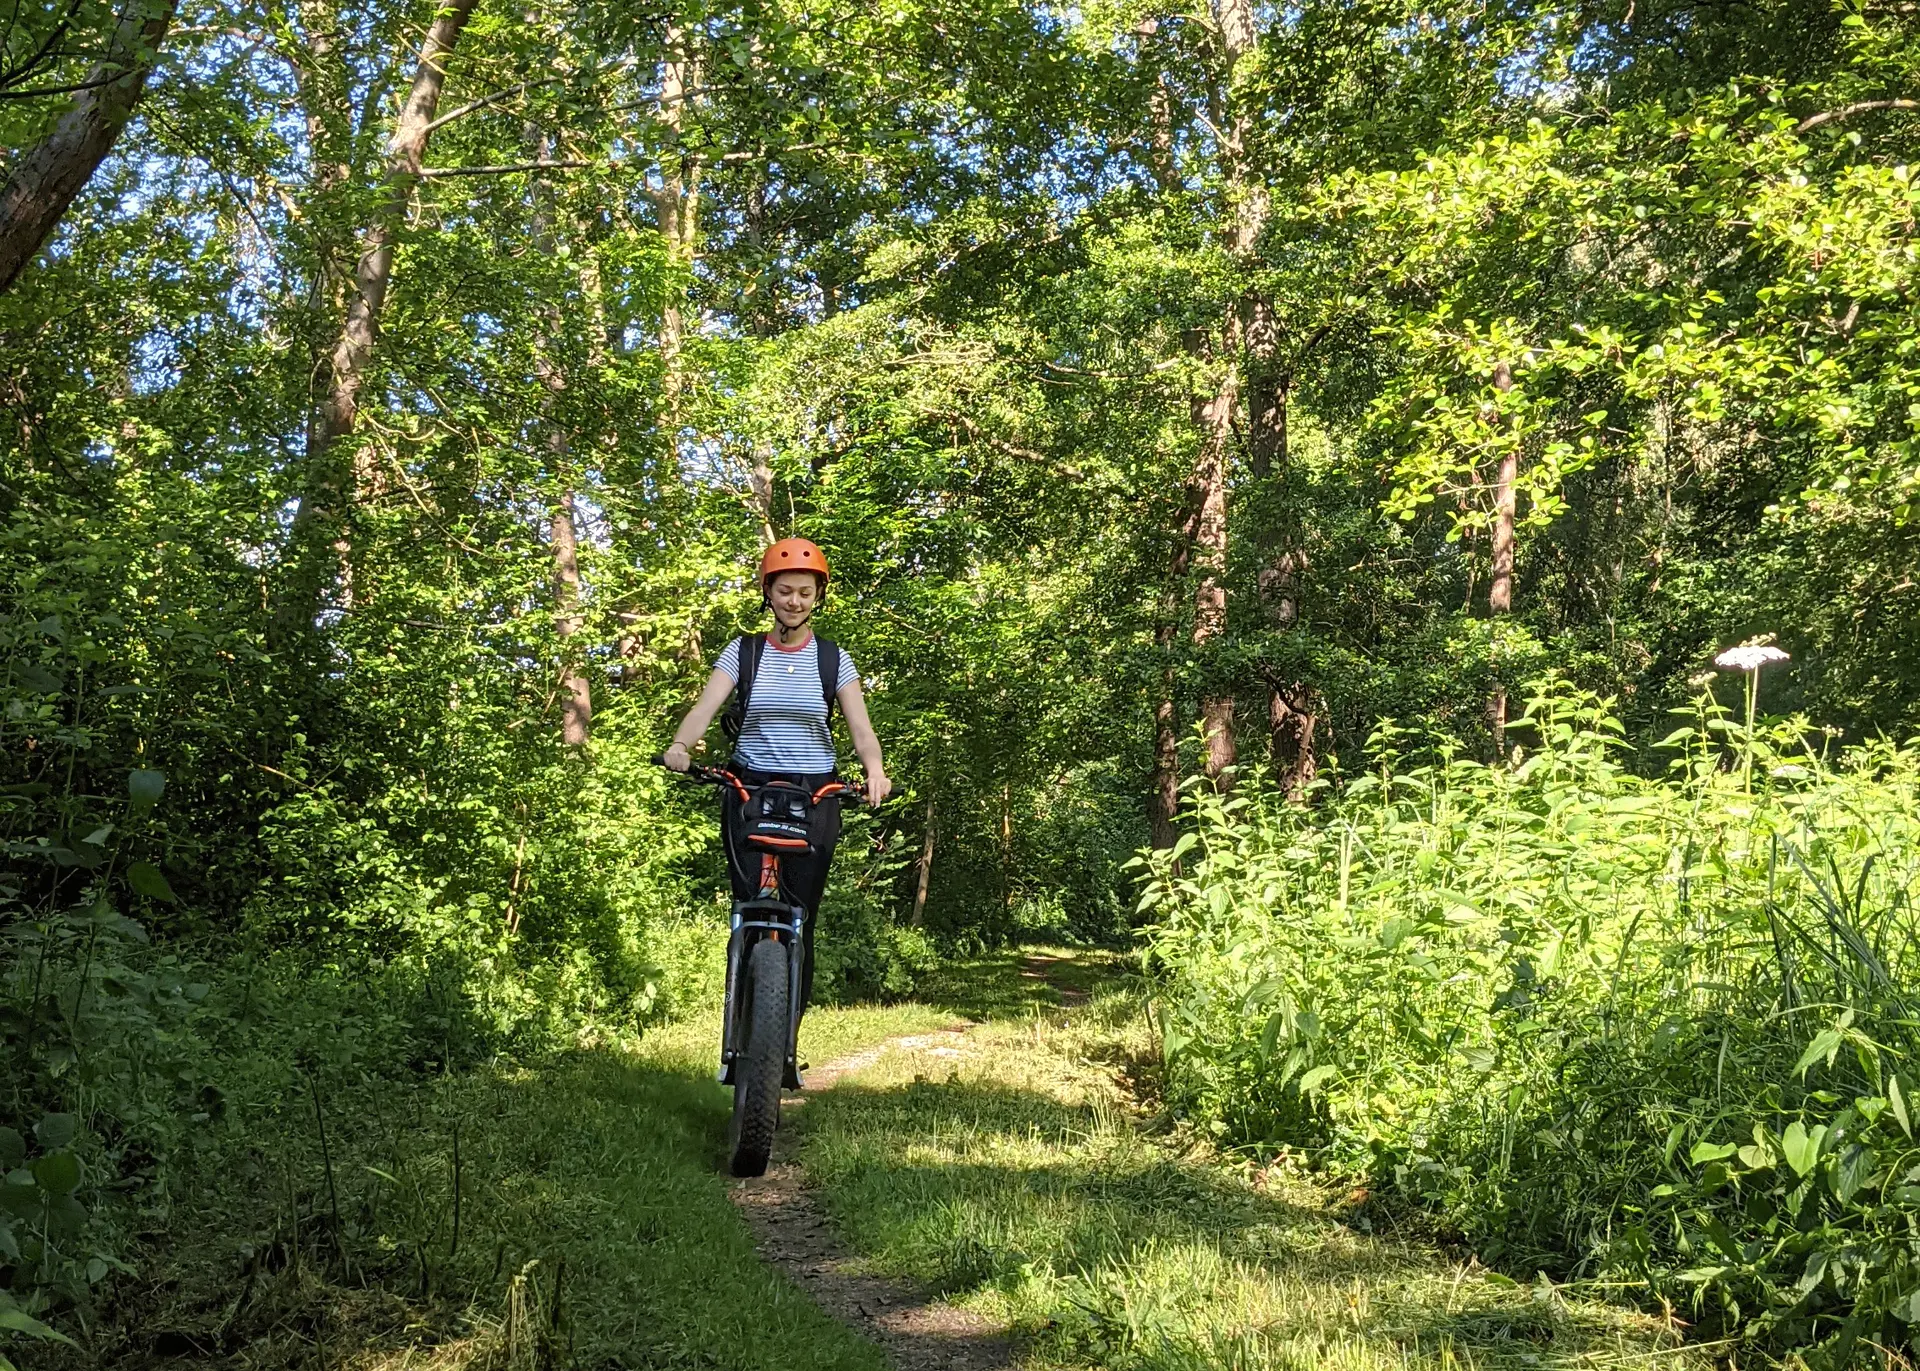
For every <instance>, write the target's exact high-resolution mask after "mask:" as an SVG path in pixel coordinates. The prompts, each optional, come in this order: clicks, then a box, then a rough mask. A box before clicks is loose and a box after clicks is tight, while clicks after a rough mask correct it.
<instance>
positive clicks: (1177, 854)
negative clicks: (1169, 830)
mask: <svg viewBox="0 0 1920 1371" xmlns="http://www.w3.org/2000/svg"><path fill="white" fill-rule="evenodd" d="M1199 841H1200V836H1199V835H1198V834H1197V833H1182V834H1181V835H1180V836H1179V837H1178V838H1175V839H1174V840H1173V850H1172V851H1171V852H1169V853H1168V854H1167V859H1168V860H1169V861H1175V862H1177V861H1179V860H1180V858H1181V857H1182V856H1184V855H1185V854H1186V853H1188V852H1190V851H1192V850H1193V845H1194V844H1195V843H1197V842H1199Z"/></svg>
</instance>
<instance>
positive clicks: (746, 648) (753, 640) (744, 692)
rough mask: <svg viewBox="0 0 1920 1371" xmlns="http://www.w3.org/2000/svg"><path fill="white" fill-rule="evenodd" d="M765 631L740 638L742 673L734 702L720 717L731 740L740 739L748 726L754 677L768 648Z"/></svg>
mask: <svg viewBox="0 0 1920 1371" xmlns="http://www.w3.org/2000/svg"><path fill="white" fill-rule="evenodd" d="M766 646H767V637H766V635H765V634H764V633H751V634H747V635H746V636H744V637H742V638H741V639H740V664H739V665H740V674H739V677H738V679H736V680H735V681H734V683H733V703H732V704H731V705H730V706H728V708H727V712H726V713H725V714H724V715H723V716H722V717H721V719H720V731H721V732H722V733H724V734H726V735H727V737H728V739H729V740H731V741H735V742H737V741H739V738H740V733H741V730H742V729H744V728H746V726H747V702H748V701H749V700H750V699H751V698H752V696H753V677H754V673H756V672H757V671H758V670H759V669H760V654H761V653H762V652H764V651H765V650H766Z"/></svg>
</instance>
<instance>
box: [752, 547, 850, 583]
mask: <svg viewBox="0 0 1920 1371" xmlns="http://www.w3.org/2000/svg"><path fill="white" fill-rule="evenodd" d="M783 571H815V572H818V573H819V574H820V588H821V589H822V590H825V589H826V586H827V582H828V581H830V580H832V579H833V573H832V572H831V571H830V570H828V569H827V554H826V553H824V552H822V551H821V550H820V547H819V545H818V544H817V543H811V542H808V541H807V540H806V539H805V538H782V539H781V540H780V541H779V542H777V543H775V544H774V545H773V546H772V547H770V548H768V549H767V550H766V551H765V552H763V553H761V554H760V584H761V586H762V587H764V586H765V585H766V584H767V582H768V581H770V580H772V579H773V578H774V577H775V576H778V575H779V574H780V573H781V572H783Z"/></svg>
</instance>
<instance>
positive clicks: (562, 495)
mask: <svg viewBox="0 0 1920 1371" xmlns="http://www.w3.org/2000/svg"><path fill="white" fill-rule="evenodd" d="M528 135H529V136H528V139H527V141H528V143H529V145H530V147H531V150H532V153H533V160H534V161H537V162H544V161H546V160H548V159H549V158H550V157H551V156H552V155H553V146H552V143H551V142H550V141H549V140H548V139H547V138H546V137H545V136H543V135H539V134H535V133H534V132H533V131H532V130H531V129H530V130H528ZM533 195H534V208H533V235H532V236H533V244H534V248H535V250H536V251H538V252H540V253H542V254H544V255H546V256H548V257H552V256H555V255H557V253H558V247H559V245H558V243H557V241H556V239H555V237H554V228H553V208H552V206H551V204H550V203H549V202H548V201H549V197H548V193H547V191H546V189H545V188H544V187H541V186H538V185H536V186H535V187H534V190H533ZM541 313H542V314H543V315H544V316H545V324H544V333H545V336H544V337H542V338H541V339H540V340H539V345H538V347H537V349H536V352H535V358H534V369H535V371H536V373H537V374H538V375H539V378H540V384H541V386H542V387H543V388H544V389H545V390H546V396H545V398H544V399H543V400H542V401H541V404H540V410H541V414H542V417H543V418H544V419H545V420H546V427H547V451H548V453H549V454H551V456H552V458H553V470H552V473H551V475H552V478H553V482H554V486H555V488H556V493H555V496H554V502H553V507H552V509H551V510H550V511H549V512H548V520H547V529H548V542H549V544H550V545H551V546H552V548H553V627H554V633H555V634H556V635H557V636H558V637H559V639H560V740H561V741H562V742H563V743H565V744H566V745H567V746H568V747H585V746H586V744H587V738H588V736H589V735H590V733H591V730H592V726H593V690H592V686H591V685H590V683H589V682H588V680H587V677H586V674H585V673H584V672H583V671H582V670H581V669H580V661H579V654H578V653H577V652H576V651H575V650H574V647H575V645H574V644H573V641H572V640H573V638H574V636H575V635H576V634H578V633H579V632H580V628H581V623H582V620H581V616H580V542H579V536H578V533H577V531H576V529H575V527H574V522H573V512H574V488H573V487H574V479H573V476H574V473H573V435H572V433H571V431H570V429H569V427H568V425H567V422H566V415H565V412H564V404H565V397H566V391H567V375H566V371H565V368H564V367H563V366H562V364H561V361H560V356H561V340H562V336H563V333H564V330H565V319H564V317H563V313H562V310H561V308H560V305H559V303H558V302H557V301H555V300H548V301H547V302H546V303H545V304H544V305H543V306H542V307H541ZM590 346H591V344H590Z"/></svg>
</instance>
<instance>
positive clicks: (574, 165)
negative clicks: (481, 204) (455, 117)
mask: <svg viewBox="0 0 1920 1371" xmlns="http://www.w3.org/2000/svg"><path fill="white" fill-rule="evenodd" d="M619 165H620V164H619V163H618V162H613V161H607V162H589V161H587V160H585V159H584V158H575V157H569V158H559V159H554V160H551V161H545V162H503V163H501V164H499V165H497V166H489V167H422V168H420V175H422V176H426V177H437V176H509V175H512V174H513V173H514V172H517V171H578V170H579V169H581V168H582V167H602V166H603V167H606V168H608V169H609V170H614V169H617V168H618V167H619Z"/></svg>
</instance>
